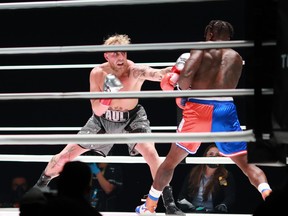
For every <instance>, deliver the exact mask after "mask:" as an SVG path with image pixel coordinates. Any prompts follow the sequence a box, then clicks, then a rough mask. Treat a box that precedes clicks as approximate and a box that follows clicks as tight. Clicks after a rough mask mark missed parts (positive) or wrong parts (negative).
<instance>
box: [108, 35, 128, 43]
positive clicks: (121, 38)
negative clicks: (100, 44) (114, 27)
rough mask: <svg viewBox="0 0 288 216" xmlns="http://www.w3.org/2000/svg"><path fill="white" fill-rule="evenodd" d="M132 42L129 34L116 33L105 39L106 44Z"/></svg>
mask: <svg viewBox="0 0 288 216" xmlns="http://www.w3.org/2000/svg"><path fill="white" fill-rule="evenodd" d="M130 42H131V39H130V38H129V36H128V35H126V34H114V35H112V36H109V37H108V38H107V39H105V40H104V45H114V44H120V45H126V44H130Z"/></svg>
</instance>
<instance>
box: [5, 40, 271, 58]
mask: <svg viewBox="0 0 288 216" xmlns="http://www.w3.org/2000/svg"><path fill="white" fill-rule="evenodd" d="M271 43H272V44H274V43H273V42H271ZM275 44H276V42H275ZM253 46H254V42H251V41H245V40H234V41H233V40H231V41H211V42H209V43H207V42H177V43H141V44H140V43H139V44H129V45H82V46H44V47H12V48H11V47H10V48H9V47H8V48H0V55H4V54H40V53H42V54H43V53H72V52H105V51H117V50H118V51H144V50H158V51H159V50H180V49H185V50H190V49H209V48H233V47H234V48H236V47H253Z"/></svg>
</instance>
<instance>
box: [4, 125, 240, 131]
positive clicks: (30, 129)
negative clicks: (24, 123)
mask: <svg viewBox="0 0 288 216" xmlns="http://www.w3.org/2000/svg"><path fill="white" fill-rule="evenodd" d="M150 128H151V130H153V131H159V130H160V131H161V130H166V131H167V130H174V131H175V130H176V129H177V127H176V126H151V127H150ZM80 129H81V127H0V131H22V132H23V131H79V130H80ZM242 129H243V128H242Z"/></svg>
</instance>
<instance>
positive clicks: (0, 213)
mask: <svg viewBox="0 0 288 216" xmlns="http://www.w3.org/2000/svg"><path fill="white" fill-rule="evenodd" d="M101 214H102V215H103V216H137V215H136V213H135V212H101ZM192 215H193V216H195V215H202V216H203V214H201V213H193V214H192V213H191V214H186V216H192ZM225 215H226V216H244V215H245V216H250V214H225ZM251 215H252V214H251ZM0 216H19V209H18V208H0ZM157 216H165V213H157ZM205 216H223V214H207V213H205Z"/></svg>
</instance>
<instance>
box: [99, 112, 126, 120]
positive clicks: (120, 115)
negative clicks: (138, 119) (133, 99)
mask: <svg viewBox="0 0 288 216" xmlns="http://www.w3.org/2000/svg"><path fill="white" fill-rule="evenodd" d="M104 118H105V119H107V120H109V121H113V122H125V121H127V120H128V119H129V112H121V111H115V110H107V111H106V113H105V114H104Z"/></svg>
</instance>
